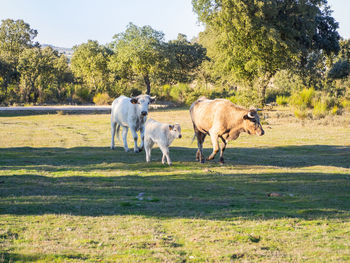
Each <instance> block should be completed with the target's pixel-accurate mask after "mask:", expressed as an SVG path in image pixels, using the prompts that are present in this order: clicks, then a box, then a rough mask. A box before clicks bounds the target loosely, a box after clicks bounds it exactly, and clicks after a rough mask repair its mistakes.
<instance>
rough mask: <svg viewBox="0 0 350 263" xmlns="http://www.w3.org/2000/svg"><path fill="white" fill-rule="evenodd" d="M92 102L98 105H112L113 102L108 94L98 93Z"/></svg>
mask: <svg viewBox="0 0 350 263" xmlns="http://www.w3.org/2000/svg"><path fill="white" fill-rule="evenodd" d="M92 101H93V102H94V103H95V104H96V105H107V104H111V102H112V101H113V99H112V98H110V97H109V95H108V94H107V93H97V94H96V95H95V96H94V98H93V99H92Z"/></svg>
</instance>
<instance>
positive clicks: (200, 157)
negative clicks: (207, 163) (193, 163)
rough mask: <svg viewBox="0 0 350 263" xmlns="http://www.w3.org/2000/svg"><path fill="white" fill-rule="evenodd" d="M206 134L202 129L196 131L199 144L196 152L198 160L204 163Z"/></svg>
mask: <svg viewBox="0 0 350 263" xmlns="http://www.w3.org/2000/svg"><path fill="white" fill-rule="evenodd" d="M205 136H206V134H204V133H201V132H200V131H197V132H196V137H197V145H198V150H197V153H196V160H197V161H200V162H201V163H204V155H203V142H204V139H205Z"/></svg>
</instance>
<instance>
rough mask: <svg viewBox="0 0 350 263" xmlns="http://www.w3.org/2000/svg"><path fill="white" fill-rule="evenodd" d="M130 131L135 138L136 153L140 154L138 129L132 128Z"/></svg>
mask: <svg viewBox="0 0 350 263" xmlns="http://www.w3.org/2000/svg"><path fill="white" fill-rule="evenodd" d="M130 131H131V134H132V137H133V138H134V152H135V153H138V152H140V149H139V147H137V139H138V136H137V132H136V129H135V128H134V127H130Z"/></svg>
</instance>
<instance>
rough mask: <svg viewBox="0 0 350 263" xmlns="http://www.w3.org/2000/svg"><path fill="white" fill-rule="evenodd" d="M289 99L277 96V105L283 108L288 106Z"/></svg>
mask: <svg viewBox="0 0 350 263" xmlns="http://www.w3.org/2000/svg"><path fill="white" fill-rule="evenodd" d="M288 100H289V97H287V96H277V97H276V103H277V104H278V105H281V106H286V105H287V104H288Z"/></svg>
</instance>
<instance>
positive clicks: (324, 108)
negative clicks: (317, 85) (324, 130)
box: [312, 99, 328, 119]
mask: <svg viewBox="0 0 350 263" xmlns="http://www.w3.org/2000/svg"><path fill="white" fill-rule="evenodd" d="M312 114H313V116H314V117H316V118H317V119H320V118H323V117H325V116H326V115H327V114H328V105H327V102H326V101H324V100H322V99H321V100H317V101H316V102H315V103H314V108H313V110H312Z"/></svg>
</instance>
